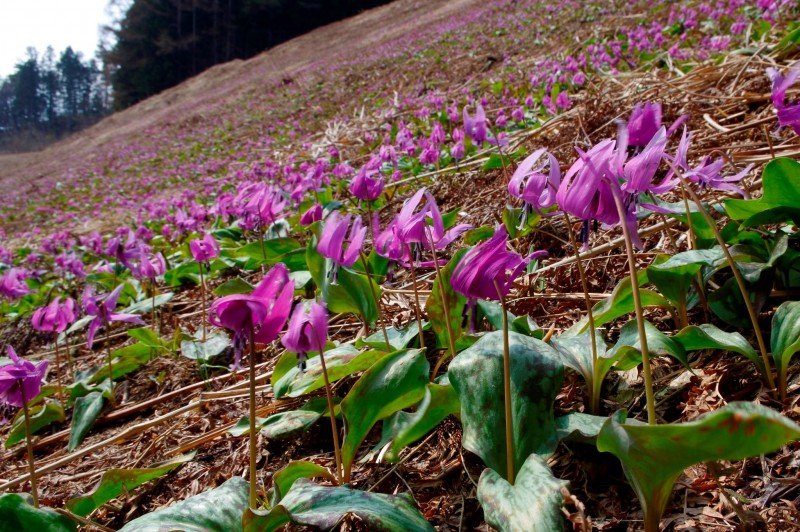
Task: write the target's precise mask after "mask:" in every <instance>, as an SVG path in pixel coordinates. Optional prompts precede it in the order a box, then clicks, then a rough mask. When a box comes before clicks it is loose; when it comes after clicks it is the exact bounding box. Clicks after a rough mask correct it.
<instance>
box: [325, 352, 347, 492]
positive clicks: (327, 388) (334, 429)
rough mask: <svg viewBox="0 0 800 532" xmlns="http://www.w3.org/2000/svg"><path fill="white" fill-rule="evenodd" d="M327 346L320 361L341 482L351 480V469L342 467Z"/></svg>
mask: <svg viewBox="0 0 800 532" xmlns="http://www.w3.org/2000/svg"><path fill="white" fill-rule="evenodd" d="M324 351H325V346H324V345H321V344H320V346H319V362H320V365H321V366H322V376H323V377H324V378H325V395H326V396H327V398H328V411H329V412H330V415H331V431H332V432H333V456H334V458H335V460H336V478H337V479H338V480H339V483H340V484H341V483H343V482H350V470H349V469H348V470H347V471H343V468H342V451H341V447H339V429H338V428H337V427H336V413H335V411H334V409H333V392H332V391H331V383H330V381H329V380H328V368H327V367H326V366H325V355H324V354H323V352H324Z"/></svg>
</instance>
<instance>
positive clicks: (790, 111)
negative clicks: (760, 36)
mask: <svg viewBox="0 0 800 532" xmlns="http://www.w3.org/2000/svg"><path fill="white" fill-rule="evenodd" d="M767 76H769V79H770V80H771V81H772V105H773V106H774V107H775V109H776V110H777V111H778V128H779V129H780V128H782V127H787V126H788V127H791V128H792V129H794V132H795V133H796V134H798V135H800V101H795V102H792V103H790V104H787V103H786V91H787V90H788V89H789V87H791V86H792V85H793V84H794V82H795V81H797V79H798V78H800V64H797V65H795V66H794V67H793V68H792V69H791V70H789V72H788V74H786V76H784V75H783V74H781V73H780V72H779V71H778V70H776V69H774V68H768V69H767Z"/></svg>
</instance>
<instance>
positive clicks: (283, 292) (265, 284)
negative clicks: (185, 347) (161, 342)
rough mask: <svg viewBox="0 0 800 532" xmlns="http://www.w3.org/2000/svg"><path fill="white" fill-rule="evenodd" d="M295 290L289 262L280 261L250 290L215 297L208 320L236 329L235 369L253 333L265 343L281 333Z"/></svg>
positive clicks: (258, 339)
mask: <svg viewBox="0 0 800 532" xmlns="http://www.w3.org/2000/svg"><path fill="white" fill-rule="evenodd" d="M293 294H294V281H291V280H289V271H288V270H287V269H286V266H285V265H284V264H283V263H278V264H276V265H275V266H273V268H272V269H271V270H270V271H269V272H267V275H266V276H264V278H263V279H262V280H261V282H260V283H259V284H258V286H256V288H255V290H253V292H251V293H250V294H233V295H230V296H225V297H222V298H220V299H218V300H216V301H214V303H213V304H212V305H211V309H210V311H209V316H208V320H209V321H210V322H211V323H212V324H214V325H216V326H217V327H223V328H225V329H229V330H231V331H233V346H234V363H233V366H232V368H233V369H239V368H240V362H241V357H242V351H243V350H244V346H245V345H246V344H247V342H248V340H249V338H250V335H251V334H252V335H253V341H255V342H258V343H262V344H266V343H269V342H271V341H273V340H275V339H276V338H277V337H278V334H279V333H280V331H281V329H282V328H283V325H284V324H285V323H286V319H287V318H288V317H289V311H290V310H291V308H292V296H293Z"/></svg>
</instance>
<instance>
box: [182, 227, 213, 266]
mask: <svg viewBox="0 0 800 532" xmlns="http://www.w3.org/2000/svg"><path fill="white" fill-rule="evenodd" d="M189 251H191V252H192V257H193V258H194V260H195V261H196V262H208V261H210V260H211V259H213V258H216V257H218V256H219V244H217V241H216V240H214V237H213V236H211V234H209V233H206V234H204V235H203V238H198V239H195V240H192V241H191V242H189Z"/></svg>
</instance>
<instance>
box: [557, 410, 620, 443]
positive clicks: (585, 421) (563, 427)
mask: <svg viewBox="0 0 800 532" xmlns="http://www.w3.org/2000/svg"><path fill="white" fill-rule="evenodd" d="M607 419H608V418H607V417H603V416H593V415H591V414H584V413H582V412H572V413H570V414H567V415H566V416H559V417H557V418H556V431H558V439H559V440H571V441H579V442H582V443H588V444H591V445H594V444H595V443H596V441H597V435H598V434H600V429H602V428H603V424H604V423H605V422H606V420H607Z"/></svg>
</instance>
